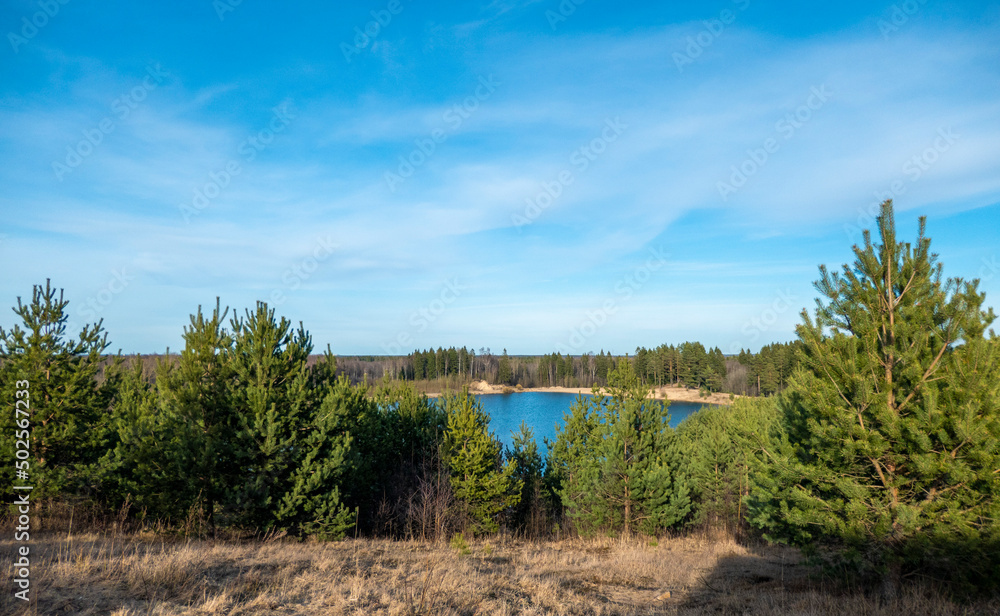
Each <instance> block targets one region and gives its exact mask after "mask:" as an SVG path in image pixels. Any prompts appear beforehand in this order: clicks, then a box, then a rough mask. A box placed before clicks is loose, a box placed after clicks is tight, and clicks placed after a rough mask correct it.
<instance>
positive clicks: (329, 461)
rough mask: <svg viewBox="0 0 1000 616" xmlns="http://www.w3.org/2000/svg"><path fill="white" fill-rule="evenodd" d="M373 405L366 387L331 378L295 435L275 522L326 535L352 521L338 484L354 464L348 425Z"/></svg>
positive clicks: (341, 530) (343, 529)
mask: <svg viewBox="0 0 1000 616" xmlns="http://www.w3.org/2000/svg"><path fill="white" fill-rule="evenodd" d="M372 405H373V402H372V401H371V400H370V399H369V398H368V397H367V389H366V388H365V387H354V386H352V385H351V384H350V382H349V381H348V380H347V377H345V376H342V377H340V378H338V379H337V380H336V381H335V382H334V383H333V385H332V386H331V387H330V389H329V392H328V393H327V394H326V397H325V398H324V399H323V402H322V404H321V405H320V406H319V408H318V409H317V410H316V411H315V412H314V413H311V414H310V416H309V417H308V418H307V420H306V421H305V422H304V425H303V426H302V427H301V428H300V434H299V435H298V437H296V439H295V441H296V445H295V448H296V453H297V456H296V460H295V466H294V468H293V469H292V471H291V475H290V477H289V487H288V490H287V491H286V492H285V493H284V495H282V497H281V500H280V502H279V503H278V507H277V513H276V515H275V517H276V525H277V526H278V527H280V528H285V529H289V530H291V531H292V532H293V533H295V534H299V535H314V536H316V537H317V538H319V539H322V540H328V539H339V538H341V537H343V536H344V534H345V533H346V532H347V531H348V530H349V529H350V528H351V527H353V526H354V524H355V522H356V517H355V515H353V514H352V512H351V511H350V509H348V508H347V506H346V505H345V503H344V495H343V490H342V488H343V486H344V484H345V483H346V482H347V479H348V478H349V477H351V476H352V474H353V473H354V472H355V470H356V469H357V467H358V457H357V453H356V452H355V451H353V449H352V443H353V437H352V435H351V429H352V428H353V427H354V426H355V425H356V423H357V417H358V416H359V415H362V414H364V413H366V412H369V411H370V410H371V406H372Z"/></svg>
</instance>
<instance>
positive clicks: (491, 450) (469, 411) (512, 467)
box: [444, 391, 523, 532]
mask: <svg viewBox="0 0 1000 616" xmlns="http://www.w3.org/2000/svg"><path fill="white" fill-rule="evenodd" d="M444 408H445V412H446V413H447V415H448V427H447V431H446V433H445V438H444V458H445V461H446V463H447V464H448V467H449V468H450V469H451V486H452V489H453V490H454V492H455V497H456V498H458V500H459V501H461V502H462V503H463V506H464V507H465V510H466V514H467V515H468V516H469V519H470V520H471V522H472V524H473V531H474V532H495V531H496V530H497V529H498V524H497V518H498V516H499V514H500V513H501V512H503V511H505V510H506V509H508V508H511V507H515V506H517V504H518V503H519V502H520V501H521V489H522V488H523V484H522V482H521V480H520V479H517V478H516V477H515V473H516V472H517V464H516V462H515V461H514V460H508V461H507V463H506V464H503V463H502V457H503V456H502V452H503V446H502V445H501V444H500V441H498V440H497V439H496V438H495V437H494V436H493V435H492V434H491V433H490V431H489V421H490V420H489V416H488V415H487V414H486V413H485V411H483V408H482V405H481V404H480V403H479V401H478V400H476V399H475V397H473V396H470V395H469V394H468V392H467V391H466V392H463V393H461V394H452V395H451V396H449V397H447V398H446V399H445V401H444Z"/></svg>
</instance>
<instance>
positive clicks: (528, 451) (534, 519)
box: [509, 421, 544, 532]
mask: <svg viewBox="0 0 1000 616" xmlns="http://www.w3.org/2000/svg"><path fill="white" fill-rule="evenodd" d="M512 437H513V440H512V442H511V453H510V456H509V457H510V459H512V460H513V461H514V463H515V465H516V469H517V470H516V471H515V474H514V476H515V478H516V479H517V480H518V481H520V482H521V485H522V488H521V501H520V503H518V505H517V508H516V509H515V510H514V521H515V523H516V524H518V525H519V526H521V527H523V528H526V529H528V530H530V531H532V532H538V531H539V530H541V529H540V524H539V523H538V522H539V520H540V518H541V516H542V515H543V514H544V511H543V502H542V456H541V454H540V453H539V452H538V443H536V442H535V437H534V434H533V433H532V430H531V428H530V427H529V426H528V424H527V422H524V421H522V422H521V425H520V427H519V429H518V431H517V432H512Z"/></svg>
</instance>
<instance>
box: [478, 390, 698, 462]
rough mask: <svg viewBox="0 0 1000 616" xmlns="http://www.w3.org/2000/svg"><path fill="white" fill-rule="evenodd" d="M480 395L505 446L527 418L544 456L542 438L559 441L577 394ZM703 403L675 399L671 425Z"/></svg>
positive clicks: (676, 423)
mask: <svg viewBox="0 0 1000 616" xmlns="http://www.w3.org/2000/svg"><path fill="white" fill-rule="evenodd" d="M588 395H589V394H588ZM476 397H477V398H479V401H480V402H482V404H483V409H484V410H485V411H486V412H487V413H488V414H489V416H490V430H491V431H492V432H493V433H494V434H495V435H496V436H497V438H499V439H500V440H501V441H503V443H504V444H505V445H508V446H509V445H510V443H511V440H512V439H511V432H512V431H515V432H516V431H517V429H518V427H519V426H520V425H521V421H525V422H527V423H528V425H529V426H531V429H532V430H533V431H534V433H535V442H536V443H538V448H539V449H540V450H541V451H542V452H543V455H544V451H545V445H544V444H543V441H542V439H543V438H548V439H549V440H550V441H552V440H555V438H556V425H557V424H558V425H559V426H562V421H563V415H565V414H566V413H568V412H569V408H570V406H571V405H572V404H573V402H575V401H576V398H577V395H576V394H564V393H548V392H524V393H514V394H490V395H485V396H476ZM703 406H705V405H704V404H701V403H698V402H671V403H670V406H669V407H668V408H667V412H668V413H669V414H670V425H671V426H672V427H674V428H676V427H677V425H678V424H679V423H680V422H681V421H683V420H684V418H685V417H687V416H688V415H690V414H691V413H694V412H695V411H697V410H698V409H700V408H702V407H703Z"/></svg>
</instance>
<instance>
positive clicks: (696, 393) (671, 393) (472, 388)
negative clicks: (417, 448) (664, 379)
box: [426, 381, 746, 406]
mask: <svg viewBox="0 0 1000 616" xmlns="http://www.w3.org/2000/svg"><path fill="white" fill-rule="evenodd" d="M650 389H651V390H652V393H653V398H654V399H655V400H668V401H670V402H694V403H699V402H700V403H702V404H715V405H720V406H729V405H731V404H732V403H733V402H734V401H735V400H736V399H737V398H744V397H746V396H740V395H736V394H725V393H720V392H713V393H710V394H708V395H707V396H704V395H702V393H701V391H700V390H697V389H689V388H687V387H678V386H671V385H663V386H660V387H651V388H650ZM469 393H470V394H474V395H477V396H479V395H487V396H490V395H498V394H499V395H503V394H519V393H559V394H592V393H593V388H592V387H559V386H547V387H521V386H517V387H510V386H509V385H490V384H489V383H487V382H486V381H473V382H472V383H470V384H469ZM605 393H606V392H605ZM440 395H441V392H428V393H427V394H426V396H427V397H428V398H437V397H439V396H440ZM730 396H732V397H730Z"/></svg>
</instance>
